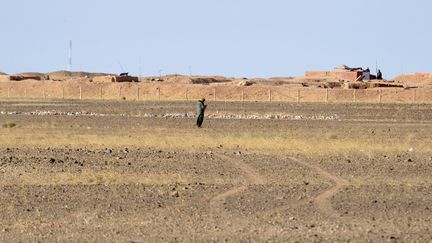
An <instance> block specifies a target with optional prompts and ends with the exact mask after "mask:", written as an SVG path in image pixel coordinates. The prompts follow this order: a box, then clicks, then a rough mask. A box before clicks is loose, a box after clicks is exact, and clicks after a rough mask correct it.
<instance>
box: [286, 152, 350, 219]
mask: <svg viewBox="0 0 432 243" xmlns="http://www.w3.org/2000/svg"><path fill="white" fill-rule="evenodd" d="M290 159H291V160H293V161H295V162H297V163H298V164H300V165H303V166H306V167H308V168H309V169H311V170H313V171H315V172H316V173H318V174H319V175H320V176H322V177H325V178H327V179H329V180H331V181H332V182H333V183H334V185H333V186H332V187H330V188H329V189H327V190H325V191H324V192H323V193H321V194H319V195H318V196H316V197H315V198H314V199H313V203H314V205H315V207H316V208H318V209H319V210H320V211H321V212H323V213H326V214H328V215H329V216H331V217H337V216H339V213H338V212H337V211H336V210H335V209H334V208H333V206H332V203H331V198H332V197H333V196H334V195H336V194H337V193H338V192H339V191H340V190H341V189H342V188H343V187H344V186H347V185H349V182H348V181H347V180H345V179H343V178H340V177H338V176H335V175H332V174H330V173H329V172H328V171H326V170H324V169H322V168H321V167H320V166H318V165H315V164H311V163H309V162H306V161H303V160H300V159H297V158H294V157H290Z"/></svg>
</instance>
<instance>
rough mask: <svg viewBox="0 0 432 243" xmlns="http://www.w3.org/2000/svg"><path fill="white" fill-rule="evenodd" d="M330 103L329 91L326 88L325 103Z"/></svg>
mask: <svg viewBox="0 0 432 243" xmlns="http://www.w3.org/2000/svg"><path fill="white" fill-rule="evenodd" d="M328 101H329V90H328V88H326V95H325V102H326V103H328Z"/></svg>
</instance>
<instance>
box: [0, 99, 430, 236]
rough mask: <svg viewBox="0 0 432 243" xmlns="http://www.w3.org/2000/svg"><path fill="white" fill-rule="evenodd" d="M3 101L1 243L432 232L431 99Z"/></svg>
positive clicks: (0, 115) (0, 106) (0, 133)
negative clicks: (198, 121)
mask: <svg viewBox="0 0 432 243" xmlns="http://www.w3.org/2000/svg"><path fill="white" fill-rule="evenodd" d="M194 111H195V102H178V101H177V102H170V101H165V102H153V101H145V102H144V101H135V102H133V101H85V100H82V101H74V100H27V101H23V100H7V101H2V102H1V103H0V124H1V125H2V127H1V128H0V219H1V220H0V241H1V242H37V241H40V242H56V241H75V242H88V241H97V242H167V241H168V242H224V241H228V242H245V241H246V242H248V241H254V242H255V241H259V242H263V241H266V242H311V241H314V242H315V241H316V242H320V241H326V242H342V241H343V242H346V241H351V242H366V241H373V242H382V241H385V242H387V241H395V242H430V241H431V240H432V230H431V225H432V222H431V220H432V176H431V175H432V139H431V138H432V105H422V104H296V103H295V104H293V103H266V102H260V103H256V102H250V103H249V102H245V103H241V102H209V103H208V109H207V111H206V112H207V113H206V114H207V116H208V117H207V118H206V120H205V121H204V127H203V128H201V129H199V128H197V127H195V126H194V123H195V120H194V118H193V117H191V115H193V114H194Z"/></svg>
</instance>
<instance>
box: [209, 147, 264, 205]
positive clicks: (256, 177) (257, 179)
mask: <svg viewBox="0 0 432 243" xmlns="http://www.w3.org/2000/svg"><path fill="white" fill-rule="evenodd" d="M215 155H216V156H217V157H219V158H220V159H222V160H224V161H228V162H230V163H231V164H232V165H233V166H234V167H236V168H237V169H239V170H240V171H242V172H243V173H244V175H245V177H246V181H245V182H244V183H243V184H242V185H239V186H235V187H233V188H232V189H230V190H228V191H226V192H223V193H220V194H217V195H216V196H214V197H213V198H211V199H210V208H211V210H212V211H218V210H221V208H222V205H223V204H224V202H225V200H226V199H227V198H228V197H230V196H233V195H235V194H238V193H240V192H242V191H244V190H246V189H247V187H248V186H249V185H263V184H264V183H265V179H264V178H263V177H262V176H261V175H260V174H259V173H258V172H257V171H256V170H255V168H253V167H252V166H250V165H248V164H246V163H245V162H243V161H242V160H241V159H237V158H232V157H229V156H226V155H224V154H215Z"/></svg>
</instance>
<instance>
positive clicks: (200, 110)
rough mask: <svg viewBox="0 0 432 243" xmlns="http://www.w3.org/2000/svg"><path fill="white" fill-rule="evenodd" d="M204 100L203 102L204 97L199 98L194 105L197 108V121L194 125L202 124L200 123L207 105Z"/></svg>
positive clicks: (199, 125)
mask: <svg viewBox="0 0 432 243" xmlns="http://www.w3.org/2000/svg"><path fill="white" fill-rule="evenodd" d="M204 102H205V98H202V99H200V100H199V101H198V104H197V107H196V109H197V122H196V125H197V126H198V127H201V125H202V123H203V121H204V111H205V109H206V108H207V105H206V104H204Z"/></svg>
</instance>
